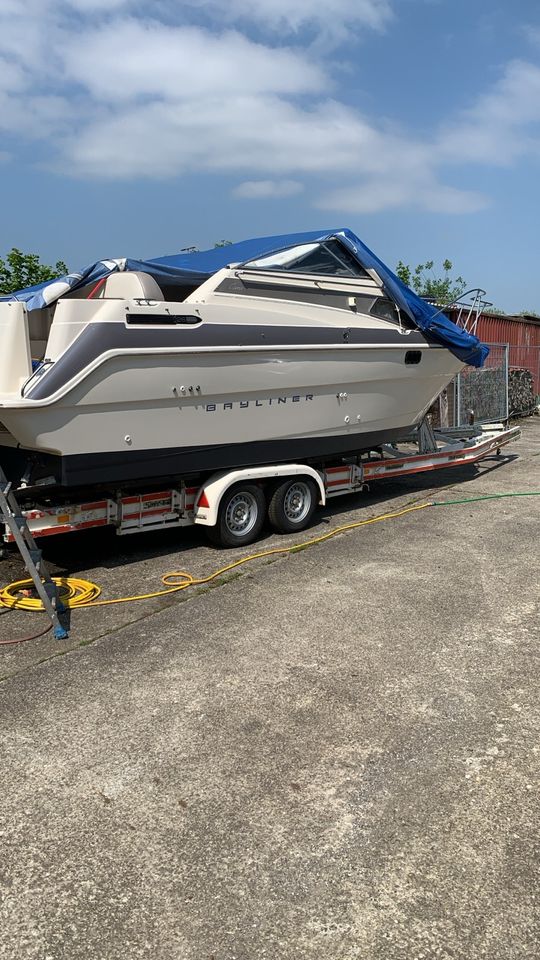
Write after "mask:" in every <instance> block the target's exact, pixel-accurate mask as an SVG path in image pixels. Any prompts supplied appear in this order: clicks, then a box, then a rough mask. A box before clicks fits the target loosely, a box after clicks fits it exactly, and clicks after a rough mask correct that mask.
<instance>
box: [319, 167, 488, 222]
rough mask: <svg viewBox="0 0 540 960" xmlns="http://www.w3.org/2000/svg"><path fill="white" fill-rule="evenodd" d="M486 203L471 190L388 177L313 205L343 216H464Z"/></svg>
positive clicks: (431, 179) (335, 193)
mask: <svg viewBox="0 0 540 960" xmlns="http://www.w3.org/2000/svg"><path fill="white" fill-rule="evenodd" d="M487 204H488V200H487V198H486V197H485V196H483V195H482V194H480V193H476V192H475V191H472V190H470V191H469V190H457V189H456V188H454V187H448V186H445V184H442V183H440V182H439V181H437V180H436V179H435V178H434V177H433V176H428V178H427V179H425V180H423V179H420V178H416V177H415V178H413V179H411V180H407V178H406V177H405V178H401V179H400V178H399V176H398V177H394V178H392V177H388V178H373V179H369V178H368V179H367V180H366V181H365V182H364V183H361V184H353V185H351V186H350V187H343V188H340V189H338V190H333V191H329V192H328V193H326V194H325V195H324V196H323V197H322V198H321V199H320V200H319V201H318V202H317V204H316V206H318V207H319V208H320V209H321V210H336V211H337V210H339V211H343V212H344V213H364V214H369V213H379V212H380V211H382V210H394V209H396V208H416V209H420V210H425V211H427V212H428V213H445V214H449V213H450V214H460V213H461V214H463V213H475V212H477V211H478V210H482V209H484V207H486V206H487Z"/></svg>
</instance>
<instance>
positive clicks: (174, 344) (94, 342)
mask: <svg viewBox="0 0 540 960" xmlns="http://www.w3.org/2000/svg"><path fill="white" fill-rule="evenodd" d="M138 316H140V318H141V320H140V322H141V326H140V327H139V326H136V324H135V322H134V314H133V313H131V314H130V323H129V325H127V324H125V323H114V322H109V321H107V322H97V323H89V324H88V326H87V327H85V328H84V330H82V332H81V334H80V335H79V336H78V337H77V339H76V340H75V341H74V342H73V343H72V344H71V346H69V347H68V349H67V350H66V352H65V354H64V355H63V356H62V357H61V358H60V359H59V360H58V361H57V362H56V363H54V364H52V365H51V367H50V368H49V369H48V370H47V371H46V372H45V373H44V374H43V376H42V377H41V379H40V380H39V381H38V382H37V383H36V384H35V386H33V387H32V388H31V389H30V390H29V391H28V393H26V394H25V396H26V397H28V398H29V399H30V400H45V399H46V398H47V397H50V396H52V394H54V393H56V391H57V390H61V389H62V387H64V386H65V384H66V383H69V381H70V380H72V379H73V377H75V376H77V374H78V373H80V371H81V370H84V369H85V368H86V367H88V366H89V364H91V363H92V362H93V361H94V360H96V359H97V358H98V357H100V356H101V355H102V354H104V353H108V352H109V351H115V350H122V351H125V350H127V351H129V350H130V349H132V350H144V349H145V348H146V349H148V351H151V350H154V349H163V348H165V349H167V348H170V349H171V350H172V351H176V350H178V351H179V357H180V356H181V355H182V354H181V351H182V348H183V347H191V348H192V349H193V348H194V347H195V348H196V347H207V348H208V347H216V348H217V349H219V348H220V347H229V348H231V347H233V348H234V347H253V348H254V349H255V350H256V349H257V347H272V346H276V347H279V346H283V347H287V346H300V347H305V348H306V349H309V348H310V347H311V346H328V347H333V346H343V344H350V345H351V346H353V345H354V346H359V345H360V346H361V345H362V344H366V346H369V345H373V344H379V343H380V344H382V345H384V346H392V345H395V346H396V347H401V348H402V349H403V351H404V352H405V351H406V350H409V349H410V348H411V347H412V346H426V344H427V343H428V340H427V339H426V338H425V337H424V336H423V335H422V334H421V333H420V332H419V331H416V330H415V331H413V332H411V333H410V334H408V335H407V336H403V335H402V334H400V333H399V330H398V329H393V328H391V327H389V329H388V330H380V329H379V330H377V329H374V328H372V329H364V330H362V329H359V328H357V327H346V326H343V327H318V326H314V327H299V326H285V325H283V326H281V325H280V326H278V325H264V326H262V325H261V326H254V325H253V324H239V323H235V324H225V323H206V322H202V323H201V325H200V326H198V327H193V326H181V325H179V326H174V327H173V328H171V327H167V328H165V327H164V328H163V329H161V328H158V327H155V326H152V325H151V323H149V326H144V316H145V315H144V314H143V313H141V314H139V315H138ZM151 317H152V314H149V321H150V320H151ZM441 349H442V348H441Z"/></svg>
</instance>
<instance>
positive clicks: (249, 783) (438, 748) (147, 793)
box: [0, 418, 540, 960]
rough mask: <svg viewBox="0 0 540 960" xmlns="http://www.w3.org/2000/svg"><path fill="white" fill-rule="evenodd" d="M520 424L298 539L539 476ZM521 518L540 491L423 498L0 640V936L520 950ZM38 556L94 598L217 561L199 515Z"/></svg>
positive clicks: (534, 695) (263, 951) (75, 948)
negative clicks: (192, 522)
mask: <svg viewBox="0 0 540 960" xmlns="http://www.w3.org/2000/svg"><path fill="white" fill-rule="evenodd" d="M522 429H523V437H522V439H521V440H520V441H518V443H516V444H513V445H512V447H510V448H507V450H506V452H507V454H508V456H507V457H505V458H504V459H503V460H497V459H495V458H493V459H491V460H487V461H485V462H484V463H483V464H482V465H480V467H478V468H475V467H470V468H467V469H465V470H461V469H460V470H452V471H441V472H439V473H438V474H437V475H435V474H434V475H425V476H423V477H419V476H417V477H415V478H407V479H401V480H396V481H393V482H389V481H384V482H381V483H379V484H378V485H373V488H372V491H371V492H370V494H369V495H366V494H364V495H362V496H354V497H344V498H339V499H338V500H335V501H333V502H332V504H331V507H330V508H328V509H326V510H325V511H322V512H321V513H320V514H319V517H318V521H317V523H316V525H315V526H314V527H313V528H311V529H310V531H309V536H316V535H318V534H320V533H326V532H328V530H329V529H332V528H335V527H336V526H338V525H340V524H343V523H348V522H351V521H353V520H359V519H367V518H369V517H374V516H376V515H378V514H381V513H384V512H387V511H388V509H390V510H393V511H394V510H399V509H401V508H403V507H404V506H407V505H410V504H411V503H415V504H418V503H421V502H424V501H426V500H429V499H437V500H445V501H448V500H451V499H454V498H459V497H474V496H481V495H487V494H492V493H508V492H527V491H534V490H539V489H540V470H539V466H540V460H539V459H538V457H539V455H540V421H539V420H538V419H536V418H534V419H532V420H529V421H527V422H524V423H523V424H522ZM539 533H540V498H538V499H537V498H534V497H531V498H526V497H523V498H520V497H516V498H508V499H500V500H487V501H481V502H478V503H474V504H463V505H456V506H446V507H431V508H427V509H424V510H420V511H416V512H413V513H408V514H405V515H404V516H402V517H400V518H397V519H395V520H389V521H385V522H382V523H377V524H374V525H370V526H365V527H362V528H359V529H358V530H355V531H350V532H348V533H346V534H342V535H339V536H337V537H336V538H334V539H332V540H330V541H327V542H326V543H325V544H323V545H320V546H317V547H312V548H309V549H306V550H302V551H300V552H297V553H294V554H292V555H289V556H287V557H284V558H280V559H278V560H277V561H274V562H268V560H266V561H265V560H258V561H256V562H255V563H254V564H253V565H250V566H247V567H243V568H241V569H242V573H241V575H240V576H238V577H235V578H234V579H229V580H226V579H221V580H220V581H218V583H217V585H216V586H215V587H214V588H213V589H208V588H204V589H203V588H199V589H195V590H193V589H192V590H191V591H187V592H186V593H183V594H176V595H172V596H169V597H167V598H159V599H155V600H151V601H144V602H141V603H134V604H127V605H119V606H112V607H99V608H96V609H94V610H80V611H75V612H74V613H73V616H72V620H71V624H70V637H69V639H68V640H67V641H63V642H59V641H55V640H54V638H53V637H52V635H50V634H48V635H47V636H45V637H43V638H42V639H40V640H35V641H32V642H30V643H25V644H22V645H18V646H12V647H2V648H0V660H1V664H0V674H1V675H2V678H3V682H2V683H1V684H0V703H1V706H0V719H1V738H0V741H1V751H2V754H3V758H2V759H3V762H2V774H3V776H2V780H3V782H2V788H1V792H2V799H1V804H0V839H1V841H2V845H1V848H0V849H1V851H2V856H1V858H0V891H1V896H2V899H1V904H0V925H1V929H2V936H1V938H0V957H2V958H3V957H6V958H10V960H11V958H17V960H18V958H21V960H26V958H32V960H33V958H39V960H57V958H58V960H60V958H62V960H76V958H77V960H78V958H83V957H84V958H85V960H87V958H99V960H113V958H114V960H116V958H118V960H120V958H122V960H125V958H131V957H133V958H137V957H144V958H147V957H148V958H156V960H169V958H170V960H177V958H178V960H212V958H213V960H258V958H272V960H274V958H275V960H289V958H291V960H293V958H294V960H304V958H306V960H307V958H309V960H312V958H313V960H315V958H317V960H353V958H362V960H372V958H373V960H379V958H380V960H394V958H396V960H402V958H403V960H414V958H419V960H420V958H422V960H431V958H445V960H450V958H451V960H461V958H463V960H465V958H466V960H476V958H480V957H485V958H489V960H499V958H500V960H503V958H504V960H518V958H519V960H522V958H536V957H537V956H538V955H539V953H540V917H539V913H538V905H537V897H538V893H537V891H538V848H539V845H540V844H539V839H538V820H539V813H538V809H539V808H538V790H539V776H538V773H539V758H540V746H539V744H540V741H539V736H538V734H539V727H540V724H539V708H538V692H537V691H538V674H539V660H538V640H539V633H540V629H539V624H538V606H539V593H540V591H539V567H540V563H539V550H538V544H539V542H540V537H539ZM304 538H305V535H302V536H299V537H296V538H293V539H292V540H291V539H287V538H278V537H274V536H272V535H269V534H268V535H267V536H266V538H265V539H264V540H263V541H262V544H259V545H258V546H259V547H260V546H263V547H272V546H275V545H277V544H279V545H282V544H283V542H285V543H287V542H291V543H294V542H299V541H301V540H302V539H304ZM45 553H46V558H47V560H48V561H49V563H50V564H51V565H52V566H54V568H55V570H56V571H57V572H62V573H68V574H70V575H76V576H81V577H85V578H87V579H90V580H93V581H96V582H98V583H99V584H100V585H101V586H102V587H103V589H104V593H105V594H106V595H107V596H109V597H114V596H122V595H127V594H132V593H136V592H140V591H141V590H152V589H159V587H160V582H159V580H160V575H161V574H162V573H164V572H165V571H166V570H174V569H186V568H187V569H188V570H190V571H191V572H192V573H194V574H195V575H204V574H207V573H209V572H210V571H212V570H214V569H215V568H217V567H220V566H223V565H224V564H225V563H226V562H227V561H228V560H229V559H233V558H234V559H236V558H237V554H234V553H233V552H229V551H218V550H215V549H213V548H210V547H208V546H207V545H206V543H205V542H204V540H203V538H202V534H201V532H200V531H199V530H197V529H190V530H179V531H172V530H171V531H167V532H165V533H162V534H144V535H141V536H137V537H135V536H133V537H126V538H123V539H122V538H113V537H110V536H108V535H107V532H106V531H105V532H99V534H98V532H96V533H95V534H86V535H84V536H83V535H71V536H67V537H64V538H58V539H57V540H50V541H48V542H47V543H46V546H45ZM16 575H20V570H19V569H18V566H17V560H16V558H15V556H13V555H10V557H9V558H8V559H5V560H2V561H0V579H1V580H2V582H3V583H6V582H9V581H10V580H12V579H14V578H15V576H16ZM42 624H43V618H42V617H40V615H35V614H27V613H23V612H20V611H17V612H10V613H8V614H2V615H1V616H0V633H1V634H2V637H3V638H8V637H9V636H20V635H23V634H25V633H32V632H36V630H37V629H38V628H39V626H40V625H42Z"/></svg>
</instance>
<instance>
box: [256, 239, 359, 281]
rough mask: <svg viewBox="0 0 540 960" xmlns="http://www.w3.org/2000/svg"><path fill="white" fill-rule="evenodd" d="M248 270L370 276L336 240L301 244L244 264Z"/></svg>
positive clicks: (334, 275) (332, 275) (333, 275)
mask: <svg viewBox="0 0 540 960" xmlns="http://www.w3.org/2000/svg"><path fill="white" fill-rule="evenodd" d="M243 266H244V267H247V268H248V269H249V268H250V267H252V268H253V269H256V270H283V271H286V272H289V273H308V274H311V275H316V276H321V275H322V276H331V277H369V279H371V277H370V275H369V273H368V272H367V270H365V269H364V267H362V266H361V265H360V264H359V263H358V261H357V260H356V258H355V257H353V255H352V253H349V251H348V250H347V249H346V247H344V246H343V245H342V244H341V243H340V242H339V241H338V240H325V241H324V243H303V244H301V245H300V246H297V247H291V248H289V249H288V250H280V251H279V252H278V253H272V254H270V256H268V257H261V259H260V260H250V261H249V262H248V263H245V264H243Z"/></svg>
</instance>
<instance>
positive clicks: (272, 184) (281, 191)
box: [233, 180, 304, 200]
mask: <svg viewBox="0 0 540 960" xmlns="http://www.w3.org/2000/svg"><path fill="white" fill-rule="evenodd" d="M303 189H304V185H303V184H302V183H299V182H298V180H245V181H244V182H243V183H239V184H238V186H237V187H235V188H234V190H233V196H235V197H240V198H241V199H244V200H265V199H272V200H273V199H275V200H280V199H282V198H283V197H294V196H295V194H297V193H301V192H302V190H303Z"/></svg>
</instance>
